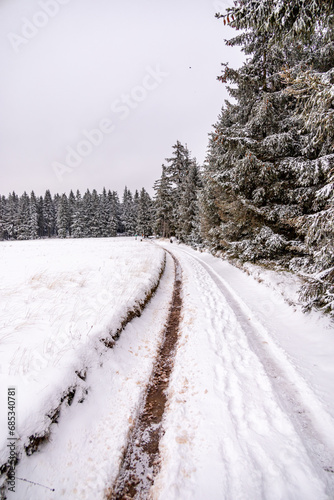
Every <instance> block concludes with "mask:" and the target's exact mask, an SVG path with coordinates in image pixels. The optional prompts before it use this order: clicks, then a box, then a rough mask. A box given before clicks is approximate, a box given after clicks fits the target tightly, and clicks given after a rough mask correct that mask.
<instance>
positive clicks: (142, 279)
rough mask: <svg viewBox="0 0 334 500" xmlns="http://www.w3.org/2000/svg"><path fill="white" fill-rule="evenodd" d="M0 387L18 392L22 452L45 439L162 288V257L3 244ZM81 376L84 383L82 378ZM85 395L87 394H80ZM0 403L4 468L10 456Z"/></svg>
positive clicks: (155, 252) (98, 244)
mask: <svg viewBox="0 0 334 500" xmlns="http://www.w3.org/2000/svg"><path fill="white" fill-rule="evenodd" d="M0 258H1V283H0V325H1V334H0V346H1V347H0V381H1V395H2V396H1V397H2V398H3V401H5V399H6V397H7V387H9V386H10V387H12V386H15V387H16V391H17V409H16V414H17V421H16V432H17V437H18V438H19V440H18V441H17V451H21V450H22V447H23V446H26V445H27V444H28V437H29V436H32V435H39V434H40V435H43V434H44V433H45V431H46V429H48V427H49V426H50V424H51V420H50V418H49V417H48V416H47V415H51V417H52V413H53V412H54V410H55V409H56V408H57V407H58V406H59V403H60V400H61V398H62V396H64V394H66V392H67V391H68V389H69V388H74V387H76V392H77V395H76V396H77V397H78V394H79V395H80V396H79V397H81V398H84V397H85V392H86V388H85V387H83V386H84V383H83V380H82V379H84V378H86V376H87V372H89V370H90V369H91V367H92V366H95V365H96V363H97V362H98V361H99V360H101V362H102V361H103V355H104V354H105V352H106V351H107V350H108V349H107V347H106V346H105V344H104V343H103V341H101V340H103V339H109V340H111V338H112V337H111V336H112V335H113V334H115V333H116V332H117V330H118V329H119V328H120V327H121V324H122V321H123V320H125V319H126V317H127V314H128V312H129V311H130V310H133V309H136V308H138V305H139V304H140V303H141V302H143V301H144V300H145V298H146V296H147V295H148V294H149V293H150V291H151V290H152V288H154V286H155V285H156V284H157V282H158V279H159V275H160V273H161V270H162V267H163V264H164V252H163V250H162V249H159V248H157V247H154V246H153V245H152V244H150V243H149V242H144V241H139V240H135V239H134V238H132V239H130V238H110V239H94V240H92V239H83V240H42V241H24V242H2V243H0ZM78 374H79V376H78ZM80 393H81V394H80ZM7 435H8V430H7V405H6V404H1V414H0V465H1V464H3V463H4V462H5V461H6V459H7V457H8V453H9V450H8V447H6V439H7Z"/></svg>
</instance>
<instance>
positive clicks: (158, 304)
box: [1, 240, 334, 500]
mask: <svg viewBox="0 0 334 500" xmlns="http://www.w3.org/2000/svg"><path fill="white" fill-rule="evenodd" d="M29 243H30V244H31V245H34V244H36V242H29ZM51 244H53V243H52V242H51ZM54 244H56V242H54ZM64 244H66V245H68V247H67V248H68V251H69V252H71V250H70V247H71V245H73V244H77V243H76V241H66V242H64ZM100 244H101V243H100V241H98V242H96V240H89V241H87V245H88V247H89V250H87V253H89V251H90V252H91V254H92V253H94V266H95V267H94V268H93V269H92V273H91V275H90V276H91V278H92V279H93V280H94V278H93V276H95V274H96V273H99V272H100V271H99V269H100V267H99V263H100V264H101V265H102V263H101V262H102V261H103V255H104V256H105V254H103V251H102V249H101V251H100V250H98V246H99V245H100ZM105 244H106V245H107V244H108V243H107V242H106V243H105ZM110 244H111V243H110ZM117 244H119V245H120V247H119V255H120V261H121V259H122V258H125V255H126V254H127V252H128V254H127V255H128V259H129V262H130V261H131V262H134V261H133V258H134V259H136V258H137V259H138V262H137V267H136V266H135V267H136V269H138V266H139V268H140V265H141V264H140V263H142V265H143V266H144V267H145V264H144V261H145V262H146V263H147V262H149V263H150V266H151V265H152V264H153V263H155V264H156V265H154V266H153V268H154V269H157V272H158V269H159V266H160V265H161V262H162V258H163V255H162V252H161V250H160V251H159V250H157V246H156V245H153V244H149V243H147V244H145V246H140V245H143V243H139V242H132V243H131V244H130V246H129V247H128V249H126V248H125V247H124V245H123V243H122V240H116V241H115V245H117ZM94 245H97V248H95V246H94ZM161 246H165V247H166V248H167V249H168V250H170V251H172V252H173V253H174V255H175V256H176V257H177V259H178V260H179V262H180V264H181V267H182V274H183V294H182V295H183V310H182V318H181V324H180V340H179V345H178V350H177V353H176V358H175V365H174V370H173V373H172V376H171V382H170V387H169V400H168V404H167V410H166V413H165V416H164V424H163V425H164V429H165V434H164V436H163V437H162V440H161V443H160V445H161V459H162V460H161V470H160V472H159V474H158V476H157V477H156V479H155V483H154V486H153V488H152V489H151V498H152V499H154V500H180V499H181V500H187V499H189V500H190V499H191V500H193V499H195V500H204V499H205V500H206V499H210V500H232V499H233V500H235V499H240V500H260V499H263V500H268V499H270V500H287V499H288V500H300V499H303V500H308V499H309V500H311V499H312V500H314V499H317V500H319V499H328V500H329V499H332V498H334V376H333V375H334V331H333V328H332V326H331V325H330V323H329V321H328V320H327V319H325V318H322V317H321V316H320V315H318V314H316V313H312V314H311V315H308V316H306V315H305V314H303V313H302V312H301V310H300V308H299V307H298V305H297V306H296V305H295V306H290V305H289V304H288V303H287V301H286V300H284V298H283V297H282V294H281V291H280V290H281V288H282V286H283V285H284V283H286V287H288V288H291V289H293V286H294V284H293V282H291V277H290V276H289V278H288V280H286V281H284V276H279V278H278V277H274V279H273V286H267V285H268V283H267V284H264V283H259V282H258V281H256V280H255V279H254V278H252V277H251V276H248V275H247V274H245V273H244V272H242V271H240V270H239V269H237V268H235V267H233V266H231V265H230V264H228V263H227V262H225V261H222V260H220V259H218V258H215V257H213V256H211V255H210V254H208V253H199V252H195V251H193V250H191V249H190V248H188V247H186V246H183V245H176V244H175V243H174V244H170V243H168V242H161ZM88 247H87V248H88ZM35 248H36V247H35ZM139 248H140V250H139ZM142 249H143V250H144V251H143V252H141V250H142ZM117 251H118V250H117V248H116V246H114V247H113V249H112V255H115V253H117ZM138 252H140V254H138ZM73 253H76V254H77V253H78V252H75V251H74V250H73ZM121 256H122V257H121ZM132 257H133V258H132ZM146 259H148V260H146ZM41 266H42V264H41ZM42 267H43V266H42ZM46 267H47V266H46ZM83 267H85V266H83ZM135 267H134V268H133V269H135ZM70 268H71V266H69V269H70ZM79 269H80V266H79V263H78V265H77V267H75V268H74V269H73V279H75V280H77V279H78V276H79ZM119 271H121V273H120V274H121V275H122V280H123V281H124V280H125V281H126V280H127V273H128V269H127V271H126V273H125V271H124V268H122V267H121V264H119V267H118V269H117V272H116V271H115V276H116V274H117V273H118V272H119ZM146 271H147V269H146ZM22 272H24V270H23V269H22V270H21V273H22ZM133 272H134V273H135V271H133ZM58 274H59V273H58ZM139 274H140V273H139ZM103 275H105V272H103ZM144 275H145V272H143V276H144ZM150 276H151V272H150V273H148V276H147V278H148V282H150V280H151V279H152V278H151V277H150ZM173 279H174V275H173V262H172V259H171V257H170V256H169V255H168V254H167V263H166V270H165V273H164V275H163V278H162V280H161V283H160V286H159V288H158V290H157V293H156V294H155V296H154V297H153V299H152V300H151V302H150V303H149V305H148V306H147V307H146V309H145V310H144V313H143V314H142V316H141V317H140V318H136V319H134V320H133V321H131V323H129V324H128V326H127V327H126V328H125V330H124V331H123V333H122V335H121V337H120V339H119V340H118V341H117V343H116V344H115V346H114V347H113V349H107V350H105V352H103V357H102V358H101V357H99V356H96V355H94V356H93V359H92V360H91V363H90V370H89V372H88V374H87V377H86V380H85V381H81V389H82V391H84V390H85V389H88V394H87V396H86V399H85V401H84V402H83V403H80V402H79V401H80V393H78V394H76V395H75V398H74V400H73V402H72V405H71V406H65V407H64V409H63V411H62V415H61V418H60V420H59V423H58V425H56V426H53V431H52V434H51V437H50V441H49V442H48V443H45V444H43V445H42V447H41V448H40V450H39V451H38V452H37V453H35V454H34V455H32V456H31V457H25V458H23V459H22V460H21V462H20V464H19V466H18V468H17V471H16V474H17V478H21V479H26V480H29V481H32V482H33V483H39V485H36V484H32V483H27V482H23V481H22V480H21V479H17V492H16V496H15V495H13V496H12V498H15V499H16V498H17V499H18V500H42V499H43V500H49V499H57V500H58V499H64V500H76V499H78V500H79V499H87V500H90V499H94V500H103V499H104V498H105V495H106V493H107V490H108V487H110V486H111V485H112V484H113V481H114V480H115V478H116V476H117V472H118V467H119V464H120V459H121V455H122V450H123V449H124V446H125V444H126V441H127V436H128V432H129V430H130V428H131V425H132V423H133V421H134V419H135V417H136V414H137V412H139V411H140V409H141V402H142V398H143V395H144V391H145V386H146V384H147V381H148V379H149V376H150V373H151V370H152V365H153V362H154V358H155V356H156V353H157V349H158V345H159V342H160V339H161V335H162V330H163V326H164V324H165V321H166V318H167V315H168V307H169V304H170V301H171V294H172V287H173ZM268 279H269V278H268ZM277 280H278V281H279V282H280V290H278V289H277V286H276V285H275V282H276V281H277ZM292 281H293V280H292ZM138 283H141V284H142V283H143V280H142V279H139V281H138ZM14 285H15V283H14V282H13V286H14ZM269 285H270V283H269ZM138 287H139V285H138ZM45 288H46V287H45ZM79 288H80V287H77V288H76V289H75V293H74V295H77V291H78V290H79ZM104 288H106V287H104ZM107 288H108V289H109V285H107ZM126 289H128V288H127V287H126V286H125V285H124V290H126ZM135 290H138V289H137V288H135ZM45 291H46V290H45ZM78 293H79V292H78ZM112 293H113V294H115V288H114V289H113V292H112ZM111 295H112V294H111ZM135 295H136V293H134V294H132V295H130V296H131V297H132V298H133V297H134V296H135ZM14 297H15V294H14ZM110 299H111V297H110ZM115 299H116V298H115ZM124 300H125V301H126V302H127V304H128V296H127V295H126V292H125V291H124V294H123V296H122V297H120V298H119V304H121V303H122V304H123V306H124ZM39 302H41V301H39ZM79 302H80V301H79ZM63 304H64V305H66V303H65V301H64V302H63ZM86 307H87V304H86ZM107 312H108V308H107V309H104V310H102V311H101V312H100V313H99V314H98V315H97V316H98V317H99V318H100V321H101V322H102V321H104V320H106V321H107V319H108V318H106V317H105V315H106V314H107ZM49 313H51V312H50V311H49ZM78 319H79V318H78ZM1 321H3V320H1ZM74 324H75V322H74ZM74 324H73V327H74ZM89 324H90V323H89V322H88V325H89ZM99 324H100V323H99ZM100 326H101V328H100V329H99V330H97V335H98V336H99V335H100V334H101V332H102V331H103V329H104V328H105V326H106V324H105V323H101V325H100ZM109 326H110V325H109ZM4 345H5V346H6V345H7V344H4ZM27 346H29V342H28V343H27ZM35 346H38V344H35ZM1 348H2V347H1ZM32 349H33V348H32ZM75 352H76V353H80V356H81V357H80V359H85V356H86V357H88V358H89V357H90V356H92V354H91V353H92V352H93V350H92V349H91V344H90V342H87V343H86V344H85V345H83V346H82V347H81V349H77V350H76V351H73V353H72V354H73V357H72V358H71V359H72V362H74V360H75V359H76V354H75ZM7 359H8V358H7ZM65 360H66V352H65V353H64V359H63V357H58V358H57V361H55V363H54V365H52V369H53V370H58V367H59V366H61V363H63V362H65ZM59 364H60V365H59ZM48 366H49V365H48ZM50 367H51V363H50ZM50 367H49V368H50ZM49 368H48V369H49ZM46 371H48V370H46ZM7 373H8V369H7ZM34 373H35V372H34ZM40 373H41V372H36V373H35V375H34V378H33V380H32V382H33V383H34V384H36V383H37V382H36V381H35V379H38V375H39V374H40ZM50 373H51V372H50ZM53 373H54V377H53V378H52V383H53V384H54V386H53V387H54V388H55V389H57V378H59V373H60V372H55V371H53ZM62 373H63V372H62ZM13 375H14V374H13ZM16 376H17V377H22V375H21V374H17V375H16ZM12 380H13V379H12V378H11V379H10V382H11V383H12ZM5 382H6V383H7V379H6V380H5ZM30 383H31V382H29V384H30ZM38 383H40V382H38ZM49 383H50V379H49ZM29 387H31V386H29ZM36 387H37V386H36ZM42 392H43V391H42ZM78 392H79V391H78ZM39 394H41V393H38V391H37V392H36V396H37V397H38V398H39V399H38V400H39V401H42V399H41V397H40V395H39ZM50 394H51V392H50ZM20 398H21V395H20V393H19V398H18V400H19V401H20ZM23 401H24V398H23ZM18 413H19V414H20V410H19V411H18ZM48 488H54V489H55V491H50V489H48ZM8 498H9V499H10V498H11V496H10V495H9V496H8Z"/></svg>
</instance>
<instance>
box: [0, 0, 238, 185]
mask: <svg viewBox="0 0 334 500" xmlns="http://www.w3.org/2000/svg"><path fill="white" fill-rule="evenodd" d="M230 4H231V0H226V1H214V0H213V1H211V0H1V2H0V36H1V44H0V47H1V48H0V60H1V68H2V71H1V76H0V110H1V114H0V169H1V170H0V171H1V184H0V193H1V194H5V195H7V194H8V192H9V191H13V190H15V191H16V192H17V193H18V194H22V192H23V191H24V190H26V191H27V192H30V191H31V190H32V189H34V190H35V193H36V194H38V195H41V194H44V192H45V190H46V189H50V190H51V192H52V193H53V194H54V193H56V192H58V193H63V192H66V193H68V192H69V190H70V189H73V190H76V189H80V190H81V191H84V190H86V188H90V189H93V188H96V189H97V190H98V191H101V189H102V187H103V186H105V187H106V188H107V189H112V190H117V191H118V192H119V193H120V194H121V192H122V191H123V188H124V186H125V185H127V186H128V187H129V188H130V189H131V190H135V189H136V188H138V189H139V188H141V187H142V186H144V187H145V188H146V189H148V190H149V191H150V192H151V193H152V185H153V182H154V181H155V180H156V179H157V178H159V177H160V173H161V164H162V163H163V162H164V159H165V158H166V157H169V156H170V155H171V152H172V146H173V144H175V142H176V141H177V140H180V141H181V142H183V143H187V144H188V147H189V149H190V151H191V152H192V155H193V156H196V158H197V160H198V161H199V162H200V163H202V162H203V161H204V158H205V154H206V148H207V144H208V133H209V132H210V131H211V128H212V124H214V123H215V122H216V119H217V116H218V114H219V113H220V109H221V106H222V104H223V102H224V99H226V98H227V97H228V96H227V93H226V90H225V88H224V85H223V84H221V83H220V82H218V81H217V80H216V77H217V75H219V74H220V72H221V62H226V61H229V62H230V63H231V65H232V66H233V67H237V66H240V65H241V63H242V55H241V54H240V52H239V51H238V49H232V48H227V47H226V46H225V44H224V39H225V38H230V37H231V36H233V34H234V33H233V31H232V30H231V29H230V28H227V27H224V26H223V23H222V21H218V20H216V19H215V17H214V14H215V12H217V10H219V11H221V12H223V11H224V10H225V8H226V7H227V6H228V5H230Z"/></svg>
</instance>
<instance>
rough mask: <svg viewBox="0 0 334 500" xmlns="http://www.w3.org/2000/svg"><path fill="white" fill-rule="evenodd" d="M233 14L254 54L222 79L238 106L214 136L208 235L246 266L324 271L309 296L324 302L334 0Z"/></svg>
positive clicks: (249, 2) (225, 114)
mask: <svg viewBox="0 0 334 500" xmlns="http://www.w3.org/2000/svg"><path fill="white" fill-rule="evenodd" d="M218 17H222V16H218ZM223 18H224V22H225V23H226V21H227V22H228V23H230V24H231V25H232V26H234V27H236V28H242V29H243V30H245V31H244V32H243V33H242V34H241V35H239V36H237V37H235V38H234V39H233V40H231V41H230V42H228V43H229V44H230V45H241V46H242V47H243V50H244V52H245V53H246V54H247V55H250V56H251V58H250V59H249V60H248V61H247V63H246V64H244V66H243V67H242V68H241V69H240V70H238V71H235V70H231V69H230V68H228V66H227V65H225V69H224V73H223V75H222V77H220V79H221V80H222V81H225V82H231V83H232V84H235V86H234V87H233V88H230V89H229V91H230V94H231V96H232V97H233V98H234V99H235V100H236V102H235V103H233V104H230V103H226V105H225V108H224V109H223V111H222V115H221V116H220V118H219V121H218V123H217V125H216V130H215V132H214V133H213V134H212V136H211V141H210V153H209V156H208V161H207V164H206V168H205V192H204V195H203V198H202V199H203V202H202V207H201V212H202V231H203V232H204V236H205V237H206V238H207V239H208V240H209V241H210V243H211V245H212V246H215V247H216V248H222V249H224V250H226V251H227V253H228V254H230V255H234V256H239V257H241V258H243V259H245V260H256V259H260V258H277V257H279V256H280V257H281V258H282V257H285V260H286V261H289V263H290V266H291V267H292V268H293V269H296V268H297V265H299V266H300V265H301V264H303V265H304V269H305V270H309V271H310V270H312V269H313V270H314V269H317V271H318V272H319V273H320V274H319V275H318V276H319V279H320V281H319V282H318V286H316V285H315V284H314V279H313V281H312V282H311V286H310V287H309V288H307V287H306V288H305V290H304V296H305V297H306V296H307V295H308V291H307V290H309V297H310V298H311V303H313V304H316V305H318V306H319V305H321V300H322V299H321V297H323V296H324V294H325V293H326V292H325V290H326V289H327V290H329V296H330V295H331V294H332V289H333V280H332V274H331V268H332V267H333V261H332V260H331V258H329V256H330V255H331V248H330V244H329V245H328V244H324V241H326V238H328V237H331V236H332V233H331V227H333V218H332V217H333V212H332V209H331V207H332V194H331V193H332V189H331V187H330V186H331V185H332V184H331V175H332V174H331V172H332V170H333V149H332V148H333V104H332V103H333V99H332V94H333V76H332V68H333V60H334V57H333V54H334V50H333V2H326V1H325V2H320V1H315V0H311V1H308V2H306V1H304V0H302V1H298V2H297V1H289V2H288V1H285V0H282V1H280V2H278V3H277V2H273V1H271V0H270V1H268V2H262V1H260V0H243V1H237V2H235V7H233V8H230V9H228V12H227V14H226V15H224V16H223ZM296 34H298V38H297V37H296ZM294 256H295V258H293V257H294ZM324 278H326V280H325V279H324ZM325 281H326V284H325ZM317 290H318V291H317ZM329 300H330V299H328V300H327V299H326V301H325V307H326V308H327V309H328V303H329V302H328V301H329Z"/></svg>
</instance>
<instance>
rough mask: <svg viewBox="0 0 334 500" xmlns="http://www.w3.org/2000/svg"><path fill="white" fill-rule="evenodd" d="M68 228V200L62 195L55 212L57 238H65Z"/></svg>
mask: <svg viewBox="0 0 334 500" xmlns="http://www.w3.org/2000/svg"><path fill="white" fill-rule="evenodd" d="M68 227H69V206H68V199H67V196H66V194H65V193H64V194H63V195H62V196H61V198H60V202H59V205H58V210H57V230H58V236H59V238H66V236H67V232H68Z"/></svg>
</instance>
